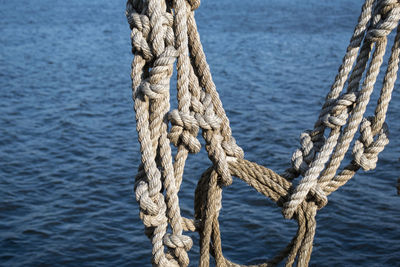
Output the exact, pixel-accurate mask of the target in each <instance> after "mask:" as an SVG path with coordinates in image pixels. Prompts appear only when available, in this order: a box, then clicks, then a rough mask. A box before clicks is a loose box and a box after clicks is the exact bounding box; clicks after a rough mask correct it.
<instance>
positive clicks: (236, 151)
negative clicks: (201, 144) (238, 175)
mask: <svg viewBox="0 0 400 267" xmlns="http://www.w3.org/2000/svg"><path fill="white" fill-rule="evenodd" d="M221 146H222V148H223V149H224V150H225V153H226V155H228V156H231V157H235V158H240V159H241V158H243V157H244V152H243V149H242V148H241V147H240V146H238V145H237V144H236V140H235V138H233V136H231V137H230V138H229V139H228V140H223V141H222V143H221Z"/></svg>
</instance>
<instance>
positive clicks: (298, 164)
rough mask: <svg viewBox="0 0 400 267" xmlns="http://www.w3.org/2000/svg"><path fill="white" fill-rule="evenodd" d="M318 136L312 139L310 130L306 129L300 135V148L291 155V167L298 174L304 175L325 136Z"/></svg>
mask: <svg viewBox="0 0 400 267" xmlns="http://www.w3.org/2000/svg"><path fill="white" fill-rule="evenodd" d="M318 138H319V139H318V140H313V137H312V131H311V130H306V131H305V132H303V133H302V134H301V135H300V144H301V148H299V149H297V150H296V151H295V152H294V153H293V155H292V168H293V169H294V170H295V171H296V172H297V173H298V174H301V175H303V176H304V174H305V173H306V171H307V170H308V168H309V165H310V163H311V162H312V160H313V159H314V157H315V155H316V153H317V152H318V151H319V150H320V148H321V147H322V145H323V144H324V139H325V137H323V136H319V137H318Z"/></svg>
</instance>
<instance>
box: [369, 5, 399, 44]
mask: <svg viewBox="0 0 400 267" xmlns="http://www.w3.org/2000/svg"><path fill="white" fill-rule="evenodd" d="M399 20H400V2H399V1H398V0H380V1H379V2H378V3H377V5H376V7H375V11H374V18H373V21H372V25H371V27H370V29H369V30H368V32H367V35H366V39H367V40H369V41H371V42H377V41H379V40H381V39H382V38H386V36H388V35H389V34H390V33H391V32H392V30H393V29H395V28H396V27H397V25H398V23H399Z"/></svg>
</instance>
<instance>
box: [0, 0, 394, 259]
mask: <svg viewBox="0 0 400 267" xmlns="http://www.w3.org/2000/svg"><path fill="white" fill-rule="evenodd" d="M0 4H1V8H0V15H1V19H0V114H1V116H0V126H1V127H0V196H1V198H0V265H1V266H149V265H150V257H151V245H150V242H149V241H148V240H147V238H146V237H145V235H144V233H143V225H142V223H141V221H140V220H139V216H138V206H137V204H136V201H135V200H134V197H133V179H134V175H135V172H136V168H137V166H138V164H139V162H140V155H139V146H138V143H137V135H136V131H135V121H134V114H133V110H132V104H133V103H132V99H131V92H130V91H131V89H130V62H131V59H132V55H131V52H130V51H131V48H130V31H129V27H128V25H127V23H126V19H125V15H124V9H125V2H124V1H120V0H118V1H104V0H99V1H87V0H83V1H78V0H72V1H59V0H56V1H50V0H42V1H38V0H33V1H26V0H20V1H5V0H0ZM361 4H362V2H361V1H359V0H358V1H353V0H336V1H318V0H304V1H300V0H292V1H289V0H280V1H278V0H276V1H262V0H253V1H238V0H230V1H228V0H220V1H210V0H204V1H202V5H201V7H200V8H199V10H198V11H196V18H197V21H198V24H199V31H200V34H201V37H202V40H203V44H204V49H205V52H206V54H207V58H208V61H209V64H210V67H211V71H212V73H213V75H214V80H215V82H216V84H217V87H218V90H219V92H220V95H221V98H222V101H223V103H224V107H225V109H226V111H227V114H228V116H229V118H230V120H231V125H232V129H233V134H234V136H235V138H236V139H237V142H238V144H239V145H240V146H242V147H243V149H244V150H245V151H246V158H247V159H249V160H253V161H257V162H258V163H260V164H263V165H265V166H268V167H270V168H272V169H274V170H276V171H278V172H280V171H282V170H284V169H285V168H286V167H287V166H288V164H289V162H290V157H291V153H292V152H293V151H294V150H295V149H296V148H297V146H298V137H299V135H300V133H301V132H302V131H303V130H305V129H308V128H311V127H312V126H313V124H314V121H315V119H316V118H317V113H318V111H319V109H320V107H321V104H322V103H323V100H324V97H325V94H326V92H327V91H328V90H329V87H330V85H331V83H332V82H333V80H334V76H335V75H336V72H337V68H338V67H339V65H340V63H341V59H342V57H343V55H344V52H345V49H346V46H347V44H348V41H349V39H350V36H351V34H352V31H353V27H354V25H355V23H356V21H357V17H358V15H359V12H360V7H361ZM391 40H393V36H392V37H391ZM378 89H379V88H378ZM399 89H400V86H399V83H396V88H395V92H394V96H393V101H392V104H391V106H390V110H389V114H388V118H387V121H388V124H389V128H390V131H391V141H390V144H389V145H388V146H387V148H386V149H385V151H384V152H383V153H381V155H380V160H379V164H378V167H377V168H376V169H375V170H374V171H371V172H368V173H365V172H362V171H360V173H359V174H357V175H356V176H355V178H353V179H352V180H351V181H350V182H349V183H347V184H346V185H345V186H344V187H342V188H341V189H340V190H338V191H337V192H335V193H333V194H332V195H331V196H330V198H329V204H328V205H327V206H326V207H325V208H324V209H323V210H321V211H320V212H319V214H318V216H317V223H318V226H317V234H316V238H315V242H314V250H313V254H312V259H311V265H313V266H399V262H400V196H397V195H396V189H395V184H396V180H397V178H398V177H399V176H400V171H399V170H400V162H399V157H400V138H399V136H400V123H399V116H400V94H399ZM376 97H377V96H376V94H374V95H373V102H375V101H376ZM371 110H372V109H370V110H369V113H371ZM208 165H209V162H208V159H207V157H206V155H205V153H204V152H202V153H200V154H199V155H196V156H192V157H191V159H190V160H189V162H188V166H187V169H186V171H185V180H184V183H183V188H182V192H181V193H180V197H181V204H182V210H183V213H184V215H186V216H193V211H192V210H193V193H194V188H195V184H196V180H197V179H198V177H199V175H200V174H201V173H202V171H203V170H205V168H207V166H208ZM220 221H221V230H222V240H223V249H224V253H225V255H226V256H227V257H229V258H230V259H232V260H234V261H236V262H240V263H243V264H250V263H256V262H258V261H259V260H260V259H263V258H268V257H271V256H273V255H274V253H276V252H277V251H278V250H280V249H281V248H282V247H284V246H285V245H286V243H287V242H288V241H289V240H290V239H291V237H292V235H293V234H294V233H295V228H296V225H295V223H294V222H292V221H285V220H284V219H283V218H282V216H281V213H280V210H279V209H278V208H276V207H275V205H274V204H273V203H272V202H271V201H269V200H266V199H264V197H262V196H261V195H259V194H258V193H256V192H255V191H253V190H252V189H251V188H250V187H248V186H246V185H245V184H244V182H241V181H240V180H238V179H236V180H235V181H234V184H233V185H232V186H230V187H229V188H226V189H225V190H224V194H223V209H222V211H221V218H220ZM191 236H192V237H193V239H194V241H195V243H196V242H198V237H197V235H196V234H192V235H191ZM190 257H191V264H192V265H193V266H195V265H196V263H197V260H198V246H197V245H195V246H194V247H193V249H192V251H191V253H190Z"/></svg>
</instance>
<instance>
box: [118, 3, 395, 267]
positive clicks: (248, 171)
mask: <svg viewBox="0 0 400 267" xmlns="http://www.w3.org/2000/svg"><path fill="white" fill-rule="evenodd" d="M199 5H200V1H199V0H186V1H185V0H168V1H166V0H146V1H145V0H128V2H127V9H126V16H127V19H128V23H129V25H130V28H131V39H132V52H133V53H134V59H133V62H132V73H131V78H132V95H133V100H134V109H135V112H136V128H137V131H138V139H139V143H140V150H141V154H142V157H141V164H140V166H139V170H138V174H137V176H136V181H135V194H136V200H137V201H138V203H139V207H140V214H139V215H140V218H141V219H142V221H143V224H144V225H145V233H146V234H147V236H148V237H149V238H150V239H151V242H152V245H153V250H152V255H153V257H152V263H153V265H154V266H188V265H189V258H188V255H187V251H188V250H190V248H191V246H192V240H191V238H190V237H189V236H187V235H184V234H183V232H184V231H198V232H199V234H200V261H199V266H202V267H205V266H209V265H210V255H212V256H213V257H214V259H215V262H216V265H217V266H243V265H240V264H237V263H233V262H231V261H230V260H228V259H226V258H225V257H224V256H223V253H222V245H221V235H220V230H219V221H218V217H219V211H220V209H221V205H222V204H221V202H222V189H223V187H224V186H228V185H230V184H231V183H232V176H236V177H238V178H240V179H242V180H243V181H245V182H246V183H248V184H249V185H250V186H252V187H254V189H255V190H257V191H258V192H260V193H261V194H263V195H265V196H266V197H268V198H270V199H271V200H273V201H275V202H276V203H277V205H278V206H279V207H282V213H283V215H284V217H286V218H288V219H289V218H291V219H294V220H296V221H297V223H298V230H297V233H296V235H295V236H294V237H293V238H292V240H291V242H290V243H289V244H288V245H287V246H286V247H284V248H283V249H282V250H281V252H280V253H278V255H276V256H275V257H274V258H273V259H269V260H267V259H266V260H265V262H264V263H261V264H259V265H254V266H274V265H276V264H278V263H280V262H281V261H283V260H284V259H286V264H285V266H292V265H293V264H294V263H295V262H296V264H297V266H307V265H308V263H309V261H310V257H311V252H312V247H313V240H314V235H315V230H316V220H315V216H316V213H317V210H319V209H321V208H322V207H324V206H325V205H326V204H327V202H328V199H327V196H328V195H329V194H331V193H332V192H333V191H335V190H337V189H338V188H339V187H340V186H342V185H343V184H345V183H346V182H347V181H348V180H349V179H351V178H352V177H353V176H354V174H355V173H356V171H357V170H359V169H360V168H362V169H364V170H370V169H373V168H375V167H376V163H377V160H378V154H379V153H380V152H381V151H382V150H383V149H384V147H385V145H387V144H388V127H387V125H386V123H385V119H386V112H387V110H388V105H389V102H390V99H391V95H392V92H393V87H394V83H395V80H396V78H397V72H398V65H399V57H400V27H399V26H398V25H399V20H400V3H399V2H398V1H397V0H366V1H365V3H364V5H363V7H362V11H361V15H360V17H359V19H358V24H357V26H356V28H355V30H354V33H353V36H352V37H351V40H350V44H349V46H348V48H347V52H346V54H345V56H344V58H343V63H342V65H341V67H340V68H339V72H338V75H337V76H336V78H335V81H334V83H333V85H332V87H331V90H330V92H329V93H328V95H327V97H326V101H325V104H324V105H323V107H322V109H321V112H320V115H319V118H318V120H317V122H316V123H315V126H314V130H307V131H305V132H304V133H302V134H301V136H300V144H301V147H300V148H299V149H297V150H296V151H295V152H294V154H293V156H292V166H291V167H290V168H288V169H287V170H286V171H285V172H284V173H283V174H282V175H278V174H276V173H275V172H274V171H272V170H270V169H268V168H265V167H263V166H259V165H257V164H256V163H253V162H249V161H246V160H244V159H243V151H242V149H241V148H240V147H239V146H238V145H237V144H236V142H235V139H234V138H233V137H232V132H231V128H230V126H229V120H228V118H227V116H226V114H225V111H224V109H223V107H222V103H221V100H220V98H219V95H218V92H217V90H216V87H215V84H214V82H213V80H212V76H211V72H210V68H209V66H208V64H207V61H206V57H205V54H204V52H203V48H202V45H201V41H200V37H199V34H198V31H197V25H196V21H195V18H194V10H196V9H197V8H198V7H199ZM396 27H397V35H396V37H395V40H394V44H393V47H392V50H391V56H390V59H389V61H388V67H387V70H386V74H385V78H384V81H383V86H382V89H381V93H380V97H379V100H378V103H377V106H376V108H375V114H374V116H371V117H365V116H364V114H365V111H366V107H367V105H368V103H369V99H370V95H371V93H372V91H373V89H374V86H375V83H376V79H377V76H378V73H379V72H380V67H381V65H382V63H383V56H384V54H385V51H386V46H387V36H388V35H389V34H390V33H391V32H392V31H393V30H394V29H395V28H396ZM175 63H176V70H177V78H178V79H177V85H176V86H177V92H178V93H177V99H178V108H177V109H176V110H170V95H169V92H170V80H171V76H172V73H173V71H174V64H175ZM350 73H351V74H350ZM346 83H347V88H346V92H343V90H344V88H345V84H346ZM169 124H171V125H170V126H169ZM200 129H201V130H202V136H203V138H204V140H205V149H206V151H207V153H208V157H209V158H210V160H211V162H212V166H211V167H210V168H209V169H207V170H206V171H205V172H204V173H203V175H202V176H201V178H200V180H199V181H198V184H197V188H196V191H195V197H194V199H195V211H194V219H190V218H184V217H182V216H181V212H180V206H179V198H178V192H179V189H180V186H181V183H182V181H183V173H184V167H185V162H186V159H187V157H188V155H189V153H198V152H199V151H200V150H201V144H200V141H199V140H198V139H197V137H198V133H199V131H200ZM358 129H359V132H360V136H359V138H358V140H356V141H355V143H354V146H353V148H352V153H353V160H352V161H351V162H350V163H349V164H348V165H347V166H346V167H344V168H343V170H342V171H340V172H339V173H337V172H338V168H339V167H340V165H341V163H342V161H343V159H344V156H345V154H346V152H347V151H348V150H349V148H350V144H351V142H352V140H353V139H354V136H355V134H356V132H357V131H358ZM328 132H329V133H328ZM325 135H328V137H325ZM170 143H172V144H173V145H175V146H176V147H177V152H176V154H175V155H173V154H172V150H171V146H170ZM300 175H301V176H303V178H302V179H301V180H300V181H299V182H298V184H297V185H295V184H293V183H292V180H293V179H294V178H296V177H298V176H300Z"/></svg>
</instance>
